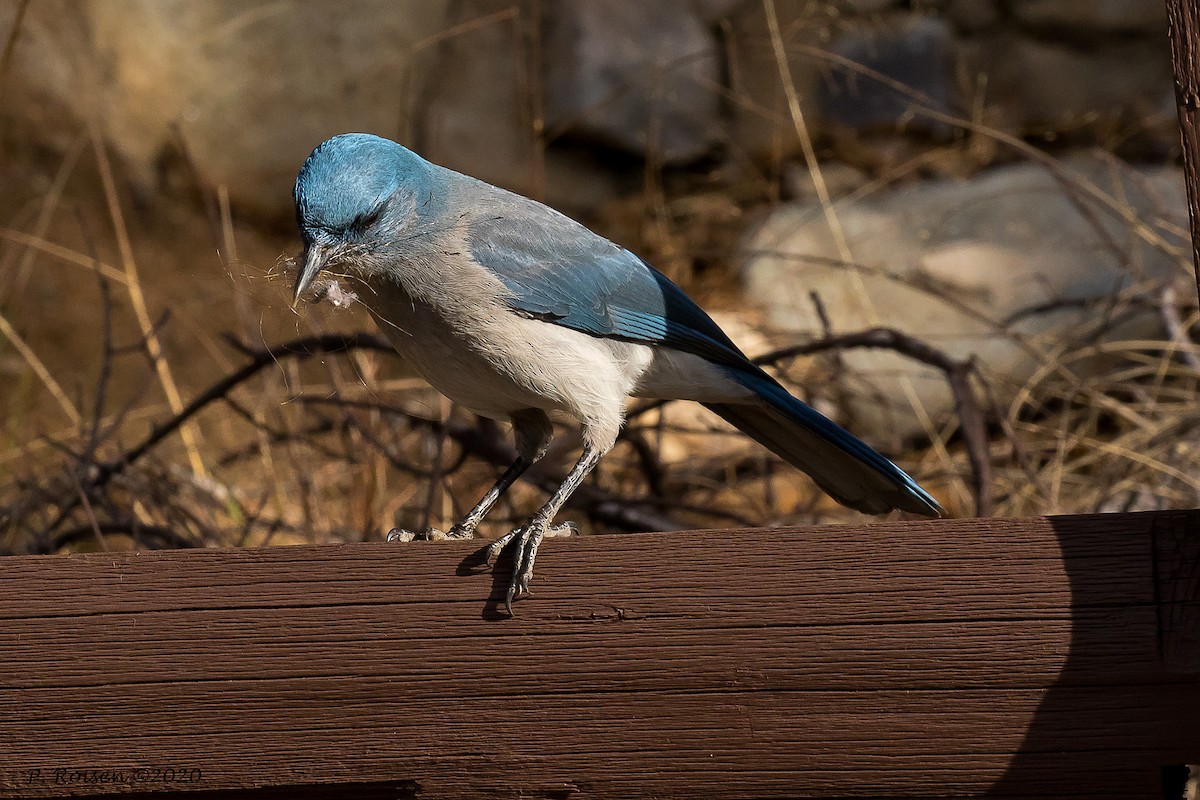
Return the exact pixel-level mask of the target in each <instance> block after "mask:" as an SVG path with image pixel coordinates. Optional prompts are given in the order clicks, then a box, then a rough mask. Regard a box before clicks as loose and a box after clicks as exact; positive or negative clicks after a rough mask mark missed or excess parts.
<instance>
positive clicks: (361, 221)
mask: <svg viewBox="0 0 1200 800" xmlns="http://www.w3.org/2000/svg"><path fill="white" fill-rule="evenodd" d="M383 209H384V206H383V205H382V204H381V205H377V206H375V207H374V208H372V209H371V210H370V211H365V212H363V213H362V214H359V215H358V216H357V217H355V218H354V222H352V223H350V227H351V228H352V229H353V230H355V231H357V232H359V233H362V232H363V231H365V230H366V229H367V228H369V227H371V226H372V225H374V224H375V223H376V222H378V221H379V218H380V217H381V216H382V215H383Z"/></svg>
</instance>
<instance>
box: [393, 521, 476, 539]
mask: <svg viewBox="0 0 1200 800" xmlns="http://www.w3.org/2000/svg"><path fill="white" fill-rule="evenodd" d="M473 535H474V532H473V531H471V530H469V529H467V528H464V527H463V526H461V525H455V526H454V527H453V528H451V529H450V530H448V531H445V532H443V531H440V530H438V529H437V528H426V529H425V530H423V531H410V530H405V529H404V528H392V529H391V530H390V531H388V534H387V537H386V538H387V541H389V542H441V541H445V540H446V539H470V538H471V537H472V536H473Z"/></svg>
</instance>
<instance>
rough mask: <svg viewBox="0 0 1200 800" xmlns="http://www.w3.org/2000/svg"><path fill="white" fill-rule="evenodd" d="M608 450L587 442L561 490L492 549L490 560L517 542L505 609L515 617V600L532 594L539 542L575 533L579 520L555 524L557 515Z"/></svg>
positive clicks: (498, 541)
mask: <svg viewBox="0 0 1200 800" xmlns="http://www.w3.org/2000/svg"><path fill="white" fill-rule="evenodd" d="M602 455H604V453H603V452H602V451H600V450H598V449H596V448H595V447H592V446H591V445H584V447H583V455H582V456H580V457H579V461H577V462H576V463H575V466H574V467H572V468H571V471H570V472H569V473H567V477H566V478H564V479H563V482H562V483H561V484H560V485H559V487H558V489H557V490H556V491H555V492H554V494H553V495H551V497H550V499H549V500H548V501H546V505H544V506H542V507H541V508H540V509H538V511H537V513H536V514H534V515H533V518H532V519H530V520H529V522H528V523H526V524H525V525H522V526H521V527H519V528H517V529H516V530H514V531H510V532H509V533H508V534H506V535H504V536H502V537H501V538H499V539H497V540H496V541H495V542H493V543H492V546H491V547H489V548H488V552H487V557H488V560H489V561H491V560H492V559H494V558H496V556H498V555H499V554H500V551H501V550H503V549H504V547H505V546H506V545H507V544H508V543H509V542H511V541H513V540H515V541H516V552H515V553H514V554H513V572H512V581H511V583H509V586H508V595H507V596H506V597H505V600H504V608H505V609H506V610H507V611H508V614H509V616H512V613H513V612H512V602H513V600H515V599H516V598H518V597H521V596H524V595H527V594H528V593H529V579H530V578H531V577H532V576H533V562H534V560H536V559H537V551H538V545H540V544H541V543H542V539H543V538H545V537H546V536H554V535H570V534H571V533H574V532H575V523H573V522H564V523H562V524H560V525H551V522H552V520H553V519H554V516H555V514H557V513H558V512H559V509H561V508H562V506H563V503H565V502H566V501H567V498H568V497H570V496H571V493H572V492H574V491H575V490H576V489H578V488H579V484H581V483H583V479H584V478H586V477H587V475H588V473H589V472H591V471H592V470H593V469H595V467H596V464H597V463H599V461H600V457H601V456H602Z"/></svg>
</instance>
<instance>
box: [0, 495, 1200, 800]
mask: <svg viewBox="0 0 1200 800" xmlns="http://www.w3.org/2000/svg"><path fill="white" fill-rule="evenodd" d="M1197 530H1200V512H1163V513H1149V514H1106V515H1096V516H1083V517H1057V518H1054V517H1051V518H1038V519H1024V520H943V521H936V522H905V523H888V524H882V525H872V526H861V527H859V526H854V527H824V528H809V529H780V530H742V531H720V532H714V531H708V532H691V533H671V534H644V535H628V536H606V537H582V538H577V539H574V540H569V541H561V540H554V541H548V542H547V543H546V545H545V546H544V548H543V550H542V554H541V558H540V559H539V564H538V566H539V571H538V575H537V578H536V581H535V590H536V593H537V597H536V598H535V599H531V600H528V601H523V602H521V603H519V604H518V617H517V618H516V619H506V618H503V617H501V616H500V615H498V614H497V613H496V599H497V598H498V597H499V596H500V591H501V589H502V588H503V587H504V586H505V585H506V582H507V576H506V575H505V574H503V571H498V572H497V573H496V574H494V575H493V574H488V573H479V572H474V573H471V574H461V575H460V574H456V570H459V568H460V567H464V566H466V565H469V563H470V556H471V553H472V552H475V543H471V542H459V543H455V542H440V543H435V544H415V543H414V544H408V545H384V544H378V545H375V544H360V545H336V546H325V547H282V548H271V549H259V550H202V551H173V552H153V553H104V554H92V555H74V556H49V557H13V558H7V559H3V560H0V720H2V722H0V754H3V757H2V758H0V795H2V796H4V797H6V798H35V797H59V796H68V795H76V796H92V795H96V796H99V795H105V794H111V793H117V792H143V793H146V792H155V793H156V794H154V795H153V796H154V797H159V798H162V797H171V796H183V797H187V796H191V795H190V793H192V792H199V794H196V795H194V796H195V797H199V798H202V797H206V796H207V797H216V796H220V797H226V796H230V797H232V796H236V797H246V798H251V797H297V798H299V797H318V796H320V797H345V798H355V797H362V798H365V797H416V796H418V795H419V796H421V797H449V798H456V797H491V798H496V797H518V796H519V797H545V798H638V797H706V798H707V797H712V798H718V797H805V798H825V797H846V796H855V797H935V796H938V797H941V796H946V795H958V796H964V795H965V796H969V795H977V794H984V793H988V794H989V796H991V797H1050V796H1053V797H1078V798H1084V797H1087V798H1107V797H1111V798H1118V797H1119V798H1123V799H1127V798H1139V797H1161V796H1163V795H1162V781H1163V779H1164V775H1167V774H1168V773H1169V774H1183V775H1186V769H1184V768H1183V767H1182V766H1181V765H1184V764H1188V763H1193V764H1194V763H1200V726H1198V725H1197V720H1200V683H1198V681H1197V677H1196V675H1195V673H1194V671H1193V672H1190V673H1189V670H1193V668H1194V667H1195V664H1192V663H1191V662H1190V661H1189V659H1190V658H1191V657H1192V656H1191V655H1190V653H1191V651H1190V650H1189V647H1190V645H1188V641H1190V640H1189V639H1188V636H1189V635H1191V634H1193V633H1194V631H1191V630H1187V631H1182V632H1181V631H1179V630H1176V629H1175V628H1174V626H1176V625H1190V624H1191V622H1190V621H1191V620H1193V619H1195V617H1194V616H1193V615H1194V614H1195V613H1196V610H1197V607H1200V598H1198V597H1197V596H1196V586H1197V581H1196V578H1197V573H1196V571H1195V570H1196V565H1197V564H1198V563H1200V559H1197V558H1196V555H1197V553H1198V552H1200V538H1198V537H1197V536H1196V531H1197ZM462 571H464V572H470V571H469V570H466V569H463V570H462ZM489 593H490V596H491V599H490V600H489V599H487V598H488V597H489ZM1168 662H1170V663H1168ZM1164 768H1165V769H1167V770H1168V771H1167V772H1164ZM1181 769H1182V770H1183V772H1180V770H1181ZM1171 770H1174V772H1170V771H1171ZM268 790H269V791H268ZM205 792H210V793H212V792H216V794H208V795H206V794H204V793H205ZM230 792H236V794H230ZM176 793H179V794H176ZM131 796H132V795H131ZM147 796H150V795H147Z"/></svg>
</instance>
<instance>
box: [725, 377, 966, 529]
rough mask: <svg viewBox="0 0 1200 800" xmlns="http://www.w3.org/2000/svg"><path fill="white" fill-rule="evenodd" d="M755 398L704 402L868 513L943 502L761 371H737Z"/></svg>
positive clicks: (935, 509) (930, 513) (928, 511)
mask: <svg viewBox="0 0 1200 800" xmlns="http://www.w3.org/2000/svg"><path fill="white" fill-rule="evenodd" d="M736 377H737V380H738V382H739V383H741V384H743V385H744V386H746V387H747V388H749V389H750V390H751V391H753V392H754V393H755V394H756V395H757V396H758V398H759V402H754V403H736V404H735V403H705V406H707V407H708V408H709V409H711V410H712V411H713V412H715V413H716V414H718V415H719V416H721V417H722V418H723V419H724V420H725V421H726V422H729V423H730V424H731V425H733V426H734V427H736V428H737V429H738V430H740V431H742V432H743V433H745V434H746V435H747V436H749V437H750V438H752V439H754V440H755V441H756V442H758V443H759V444H761V445H762V446H764V447H766V448H767V449H768V450H770V451H771V452H773V453H775V454H776V455H778V456H779V457H780V458H782V459H783V460H785V461H787V462H788V463H789V464H791V465H792V466H794V467H796V468H797V469H800V470H802V471H804V472H805V473H807V474H808V475H809V476H810V477H811V478H812V479H813V480H814V481H815V482H816V484H817V485H818V486H820V487H821V489H823V490H824V491H825V492H827V493H828V494H829V495H830V496H831V497H832V498H833V499H834V500H837V501H838V502H839V503H841V504H842V505H844V506H849V507H850V508H853V509H856V510H858V511H863V512H865V513H868V514H883V513H886V512H888V511H891V510H893V509H901V510H903V511H910V512H912V513H914V514H920V515H922V516H927V517H937V516H941V514H942V507H941V505H939V504H938V502H937V501H936V500H934V499H933V497H931V496H930V495H929V493H928V492H926V491H925V490H924V489H922V488H921V487H920V486H918V485H917V483H916V481H914V480H913V479H912V478H910V477H909V476H908V475H907V474H906V473H905V472H904V470H902V469H900V468H899V467H897V466H896V465H895V464H893V463H892V462H891V461H889V460H888V459H887V458H885V457H884V456H882V455H880V454H879V453H878V452H876V451H875V450H874V449H872V448H871V447H870V446H869V445H867V444H866V443H865V442H863V441H862V440H861V439H859V438H858V437H856V436H854V435H853V434H852V433H850V432H849V431H847V430H846V429H845V428H843V427H842V426H840V425H838V424H837V423H835V422H833V421H831V420H829V419H828V418H826V417H825V416H823V415H822V414H821V413H820V412H819V411H817V410H816V409H813V408H811V407H810V406H808V405H805V404H804V403H802V402H801V401H799V400H797V399H796V398H795V397H792V396H791V395H790V394H788V392H787V390H786V389H784V388H783V387H782V386H780V385H779V384H778V383H776V382H775V381H774V380H772V379H771V378H770V377H769V376H767V375H766V374H765V373H759V374H748V373H740V374H738V375H737V376H736Z"/></svg>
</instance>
